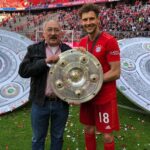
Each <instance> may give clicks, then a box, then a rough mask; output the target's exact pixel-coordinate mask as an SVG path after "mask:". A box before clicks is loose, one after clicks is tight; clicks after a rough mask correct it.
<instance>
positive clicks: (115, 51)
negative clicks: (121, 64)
mask: <svg viewBox="0 0 150 150" xmlns="http://www.w3.org/2000/svg"><path fill="white" fill-rule="evenodd" d="M119 54H120V52H119V51H118V50H114V51H111V52H110V55H119Z"/></svg>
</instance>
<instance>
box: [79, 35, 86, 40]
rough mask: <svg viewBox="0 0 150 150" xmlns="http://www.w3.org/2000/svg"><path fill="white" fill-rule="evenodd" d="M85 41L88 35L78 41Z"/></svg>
mask: <svg viewBox="0 0 150 150" xmlns="http://www.w3.org/2000/svg"><path fill="white" fill-rule="evenodd" d="M87 39H88V35H86V36H84V37H82V38H81V40H80V41H85V40H87Z"/></svg>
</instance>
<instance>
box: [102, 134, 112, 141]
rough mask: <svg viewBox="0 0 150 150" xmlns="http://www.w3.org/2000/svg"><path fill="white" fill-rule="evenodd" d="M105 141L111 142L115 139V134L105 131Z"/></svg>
mask: <svg viewBox="0 0 150 150" xmlns="http://www.w3.org/2000/svg"><path fill="white" fill-rule="evenodd" d="M103 140H104V143H111V142H112V141H113V140H114V136H113V135H112V134H110V133H105V134H104V135H103Z"/></svg>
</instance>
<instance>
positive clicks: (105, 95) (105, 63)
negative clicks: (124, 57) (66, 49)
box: [79, 32, 120, 104]
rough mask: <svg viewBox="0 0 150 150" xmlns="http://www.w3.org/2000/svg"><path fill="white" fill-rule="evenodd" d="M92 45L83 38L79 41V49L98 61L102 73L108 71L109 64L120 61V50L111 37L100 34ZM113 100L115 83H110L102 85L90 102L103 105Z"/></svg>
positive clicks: (103, 33)
mask: <svg viewBox="0 0 150 150" xmlns="http://www.w3.org/2000/svg"><path fill="white" fill-rule="evenodd" d="M92 44H93V41H90V39H89V38H88V36H85V37H84V38H82V39H81V41H80V43H79V47H84V48H86V49H87V50H88V51H89V52H90V53H92V54H93V55H94V56H95V57H96V58H97V59H98V60H99V61H100V63H101V65H102V68H103V72H104V73H105V72H107V71H109V69H110V65H109V62H113V61H120V49H119V46H118V43H117V40H116V39H115V38H114V37H113V36H112V35H110V34H108V33H106V32H102V33H101V34H100V35H99V37H98V40H97V41H96V44H95V46H94V47H93V48H92ZM91 50H92V51H91ZM114 98H116V81H111V82H107V83H103V85H102V88H101V90H100V91H99V93H98V94H97V95H96V96H95V98H94V99H93V100H92V101H91V102H94V103H96V104H104V103H106V102H108V101H110V100H112V99H114Z"/></svg>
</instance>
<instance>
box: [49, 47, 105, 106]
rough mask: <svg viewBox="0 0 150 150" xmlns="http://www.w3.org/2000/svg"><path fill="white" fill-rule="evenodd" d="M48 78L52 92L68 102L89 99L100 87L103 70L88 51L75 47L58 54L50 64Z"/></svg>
mask: <svg viewBox="0 0 150 150" xmlns="http://www.w3.org/2000/svg"><path fill="white" fill-rule="evenodd" d="M49 79H50V81H51V82H50V84H51V87H52V89H53V91H54V93H55V94H56V95H57V96H58V97H59V98H60V99H62V100H64V101H66V102H68V103H78V104H80V103H83V102H87V101H89V100H91V99H92V98H93V97H95V96H96V94H97V93H98V92H99V90H100V89H101V86H102V83H103V71H102V67H101V64H100V62H99V61H98V60H97V58H96V57H95V56H93V55H92V54H90V53H89V52H87V51H86V52H84V53H83V52H81V51H77V50H75V49H71V50H68V51H65V52H63V53H61V54H60V59H59V61H58V62H57V63H56V64H54V65H52V66H51V69H50V71H49Z"/></svg>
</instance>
